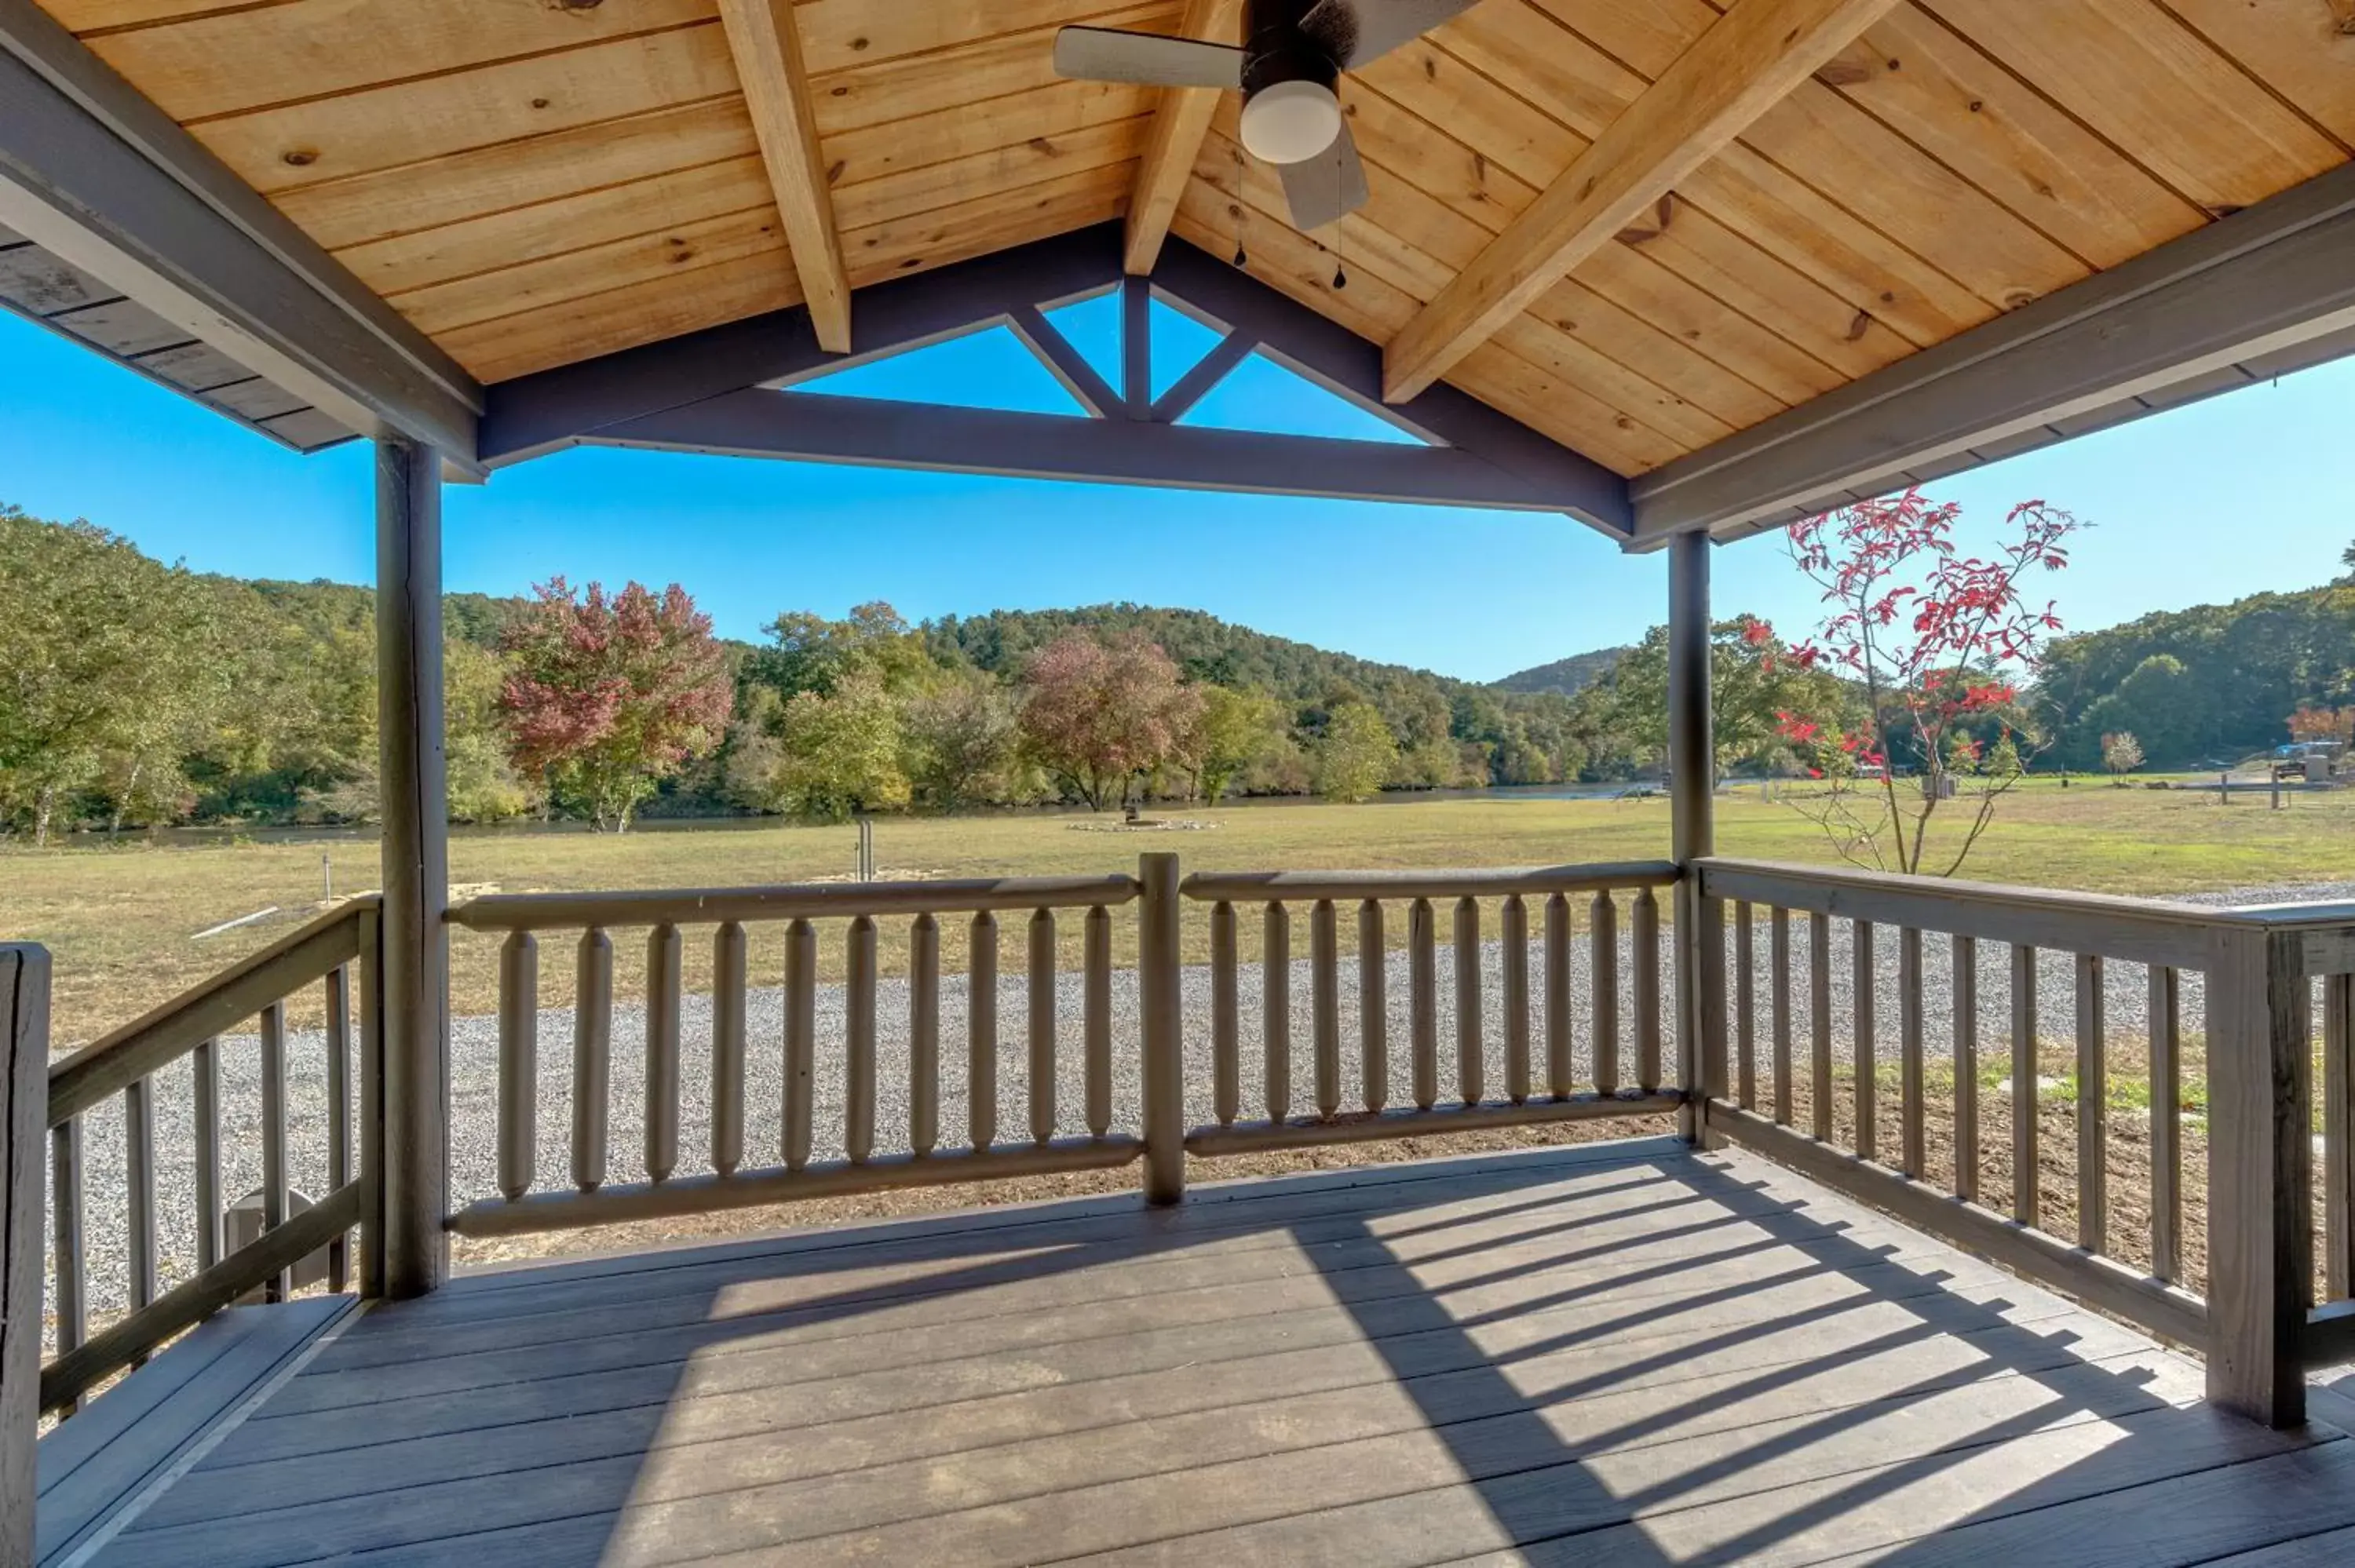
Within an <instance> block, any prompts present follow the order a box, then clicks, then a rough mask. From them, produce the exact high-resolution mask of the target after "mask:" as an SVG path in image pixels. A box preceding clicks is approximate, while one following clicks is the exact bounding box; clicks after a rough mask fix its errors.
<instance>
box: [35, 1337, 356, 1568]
mask: <svg viewBox="0 0 2355 1568" xmlns="http://www.w3.org/2000/svg"><path fill="white" fill-rule="evenodd" d="M356 1302H357V1298H354V1297H350V1296H315V1297H310V1298H304V1299H303V1300H300V1301H289V1302H286V1303H284V1304H282V1305H279V1306H272V1307H239V1308H231V1309H230V1310H229V1311H226V1312H222V1313H220V1314H218V1316H216V1317H214V1318H212V1319H208V1321H206V1322H204V1323H202V1324H200V1325H198V1327H197V1329H196V1330H195V1331H194V1332H192V1333H190V1334H188V1335H187V1336H186V1338H185V1339H182V1340H180V1341H179V1342H178V1343H176V1344H175V1345H173V1346H172V1347H171V1348H170V1349H168V1350H166V1351H164V1352H163V1353H162V1354H160V1355H158V1356H157V1357H156V1358H155V1360H153V1361H149V1362H148V1363H147V1364H146V1365H145V1366H144V1367H141V1368H140V1369H139V1370H138V1371H137V1372H133V1373H132V1374H131V1375H130V1376H129V1377H127V1378H124V1379H123V1382H122V1383H118V1384H117V1385H115V1386H114V1387H113V1388H111V1389H109V1390H107V1391H106V1392H105V1393H102V1394H100V1395H99V1396H98V1397H97V1398H96V1399H94V1400H92V1401H91V1404H90V1406H89V1408H88V1409H86V1410H84V1411H83V1412H82V1413H81V1414H79V1415H77V1416H75V1417H73V1419H71V1420H69V1421H65V1422H60V1423H59V1425H57V1426H56V1427H54V1428H53V1429H51V1431H50V1432H49V1434H48V1436H45V1437H43V1438H42V1439H41V1441H40V1446H39V1449H38V1453H37V1466H38V1481H37V1494H36V1496H37V1501H36V1503H35V1513H34V1523H35V1543H34V1560H35V1562H37V1563H42V1564H45V1565H46V1564H49V1563H61V1562H63V1561H64V1560H65V1559H66V1558H67V1557H68V1556H69V1555H70V1554H71V1553H72V1552H73V1551H74V1549H75V1548H76V1547H78V1546H80V1545H81V1544H82V1543H83V1542H86V1541H88V1540H89V1539H90V1538H91V1536H92V1535H93V1534H94V1533H96V1532H97V1531H100V1530H101V1529H102V1528H104V1527H105V1525H106V1524H107V1522H108V1521H109V1520H112V1519H113V1518H114V1517H115V1516H116V1514H117V1513H118V1512H120V1511H121V1510H123V1509H124V1508H126V1507H129V1506H130V1505H131V1504H132V1503H133V1502H134V1501H135V1500H136V1499H137V1498H138V1496H139V1494H140V1492H141V1491H142V1489H144V1488H145V1486H146V1485H147V1483H148V1482H149V1481H150V1480H152V1479H154V1478H156V1477H157V1476H159V1475H161V1474H163V1473H164V1472H165V1470H166V1469H168V1468H169V1467H171V1466H172V1465H173V1463H174V1462H175V1461H176V1460H178V1459H179V1458H180V1457H183V1456H184V1455H186V1454H187V1453H188V1452H189V1451H190V1450H191V1449H193V1448H194V1447H196V1446H197V1445H198V1444H199V1443H201V1442H203V1441H204V1440H205V1438H206V1437H207V1436H208V1435H209V1434H211V1433H212V1432H214V1431H215V1430H216V1429H217V1428H218V1426H219V1425H220V1424H221V1423H223V1422H224V1421H226V1420H228V1419H229V1417H230V1416H231V1415H232V1414H234V1413H235V1412H236V1411H237V1409H238V1407H239V1406H240V1404H242V1403H243V1402H244V1400H245V1398H246V1396H247V1395H248V1394H250V1393H253V1392H254V1391H255V1390H257V1389H259V1388H261V1386H262V1385H263V1384H264V1383H268V1382H269V1381H270V1379H271V1377H272V1374H274V1373H275V1372H278V1371H279V1369H280V1368H282V1367H283V1366H285V1365H286V1364H287V1362H289V1361H292V1360H293V1358H294V1357H295V1356H297V1355H299V1354H300V1353H301V1352H302V1351H303V1350H304V1347H305V1346H308V1345H309V1344H311V1343H312V1342H313V1341H314V1340H316V1339H317V1338H318V1337H319V1336H320V1335H322V1334H324V1333H325V1332H326V1331H327V1330H329V1329H331V1328H333V1327H334V1326H335V1325H336V1323H338V1322H340V1321H341V1320H342V1319H344V1318H345V1316H346V1314H347V1313H349V1312H350V1311H351V1309H352V1308H353V1307H354V1306H355V1305H356Z"/></svg>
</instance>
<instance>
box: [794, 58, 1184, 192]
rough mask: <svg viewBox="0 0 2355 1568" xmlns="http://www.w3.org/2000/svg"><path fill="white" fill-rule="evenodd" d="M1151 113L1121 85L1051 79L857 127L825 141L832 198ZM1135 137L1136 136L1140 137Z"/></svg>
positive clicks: (1145, 97) (1148, 99)
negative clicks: (977, 103)
mask: <svg viewBox="0 0 2355 1568" xmlns="http://www.w3.org/2000/svg"><path fill="white" fill-rule="evenodd" d="M1152 109H1153V90H1152V89H1150V88H1144V87H1135V86H1131V85H1129V84H1127V83H1124V82H1099V81H1058V82H1055V83H1052V84H1051V85H1050V86H1046V87H1039V88H1032V89H1031V90H1028V91H1027V92H1018V93H1011V94H1009V95H1007V97H1004V98H996V99H992V100H990V101H989V104H988V108H987V111H986V112H984V113H975V112H974V111H973V110H972V108H971V107H969V106H962V105H960V106H954V107H951V108H948V109H944V110H940V111H934V112H932V113H929V114H921V115H918V116H917V117H915V118H914V119H912V120H894V121H890V122H886V123H883V124H879V125H863V126H861V127H859V128H858V130H856V131H845V132H838V133H837V134H835V135H831V136H828V137H826V140H825V142H824V143H823V145H824V146H825V149H826V170H827V173H828V174H829V175H831V176H832V178H833V180H834V185H835V189H836V191H837V194H839V193H840V192H841V191H842V190H843V189H845V188H846V187H848V186H851V185H863V184H865V183H867V182H868V181H870V180H879V179H886V178H889V177H890V176H892V175H900V174H906V173H909V172H911V171H912V170H916V169H922V168H932V167H937V166H939V165H942V164H950V163H953V162H954V161H956V160H958V159H960V158H965V157H969V156H971V155H972V154H975V153H986V152H988V151H991V150H992V149H994V148H998V147H1007V146H1011V145H1013V144H1015V143H1019V142H1028V141H1034V140H1036V141H1042V142H1049V143H1051V142H1053V141H1054V140H1056V139H1057V138H1058V137H1062V136H1068V135H1072V134H1075V133H1077V132H1082V131H1086V130H1090V129H1092V128H1093V127H1096V126H1101V125H1108V124H1112V123H1114V122H1124V121H1134V120H1137V119H1139V118H1140V117H1142V116H1144V115H1146V114H1148V113H1150V112H1151V111H1152ZM1140 140H1141V133H1140Z"/></svg>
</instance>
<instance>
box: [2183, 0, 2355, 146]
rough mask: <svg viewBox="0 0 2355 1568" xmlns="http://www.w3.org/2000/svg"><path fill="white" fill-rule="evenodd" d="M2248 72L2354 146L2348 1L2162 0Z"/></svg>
mask: <svg viewBox="0 0 2355 1568" xmlns="http://www.w3.org/2000/svg"><path fill="white" fill-rule="evenodd" d="M2168 9H2169V10H2170V11H2172V12H2174V13H2175V15H2176V16H2179V18H2181V19H2182V21H2183V22H2184V23H2185V24H2186V25H2187V26H2190V27H2192V28H2194V29H2196V30H2197V31H2198V32H2199V33H2200V36H2201V37H2205V38H2206V39H2207V40H2208V41H2209V43H2210V44H2211V45H2213V46H2214V47H2215V48H2218V49H2221V50H2222V51H2223V52H2224V53H2225V54H2227V55H2229V56H2231V57H2232V58H2233V59H2235V60H2237V61H2238V62H2240V65H2241V68H2242V69H2243V70H2246V71H2247V72H2248V73H2249V74H2250V75H2252V76H2254V77H2255V78H2256V79H2258V80H2259V81H2262V82H2264V84H2265V85H2266V86H2267V87H2270V88H2272V89H2273V90H2275V92H2277V93H2279V94H2281V95H2282V96H2283V97H2284V98H2286V99H2287V100H2288V101H2290V102H2292V103H2294V104H2296V106H2297V107H2298V109H2299V110H2301V111H2303V112H2304V113H2305V114H2306V116H2307V118H2308V119H2310V120H2312V121H2314V122H2316V123H2317V124H2318V125H2320V126H2321V127H2322V128H2323V129H2324V130H2326V131H2328V132H2330V133H2331V134H2332V135H2333V136H2335V137H2337V138H2338V139H2339V143H2340V144H2341V145H2342V146H2346V147H2350V148H2355V6H2350V5H2346V4H2345V3H2344V0H2339V3H2337V4H2332V3H2330V0H2325V3H2324V4H2321V5H2317V4H2315V3H2314V0H2168Z"/></svg>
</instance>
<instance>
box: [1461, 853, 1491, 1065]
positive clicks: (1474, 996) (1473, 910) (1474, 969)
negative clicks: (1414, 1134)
mask: <svg viewBox="0 0 2355 1568" xmlns="http://www.w3.org/2000/svg"><path fill="white" fill-rule="evenodd" d="M1480 1034H1481V1029H1480V905H1479V903H1478V901H1477V900H1476V899H1471V898H1459V899H1457V900H1456V901H1455V1092H1456V1094H1457V1095H1458V1096H1459V1097H1462V1099H1463V1101H1464V1103H1465V1105H1467V1106H1476V1105H1478V1104H1479V1103H1480V1101H1481V1100H1482V1099H1483V1098H1485V1097H1486V1092H1487V1084H1486V1083H1485V1082H1484V1081H1483V1077H1482V1073H1481V1068H1482V1066H1483V1065H1484V1064H1483V1062H1482V1059H1481V1050H1480V1044H1481V1042H1480Z"/></svg>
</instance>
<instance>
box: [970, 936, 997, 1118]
mask: <svg viewBox="0 0 2355 1568" xmlns="http://www.w3.org/2000/svg"><path fill="white" fill-rule="evenodd" d="M966 969H967V973H968V976H969V978H968V979H967V980H966V981H965V1072H964V1081H965V1110H966V1114H967V1118H968V1120H969V1122H970V1124H971V1126H970V1131H969V1133H968V1135H967V1136H968V1138H969V1139H970V1140H971V1142H972V1144H973V1148H974V1151H975V1153H979V1152H981V1151H982V1150H986V1149H987V1148H988V1147H989V1146H990V1145H991V1144H992V1143H995V1142H996V1140H997V916H995V915H992V914H991V913H990V912H989V911H988V910H986V909H985V910H983V911H981V913H979V914H977V915H975V916H974V917H973V936H972V948H971V949H970V951H969V953H968V954H967V959H966Z"/></svg>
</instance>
